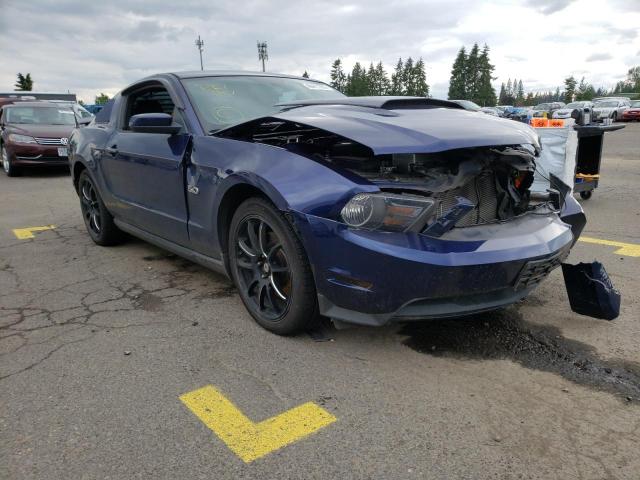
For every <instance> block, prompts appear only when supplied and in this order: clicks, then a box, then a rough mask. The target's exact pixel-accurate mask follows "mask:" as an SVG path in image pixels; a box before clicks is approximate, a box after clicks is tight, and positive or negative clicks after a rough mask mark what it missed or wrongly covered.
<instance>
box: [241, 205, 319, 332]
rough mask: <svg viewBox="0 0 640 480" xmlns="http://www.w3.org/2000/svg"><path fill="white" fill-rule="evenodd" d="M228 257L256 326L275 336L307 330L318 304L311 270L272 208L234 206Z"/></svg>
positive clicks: (287, 226) (296, 240)
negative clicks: (235, 207)
mask: <svg viewBox="0 0 640 480" xmlns="http://www.w3.org/2000/svg"><path fill="white" fill-rule="evenodd" d="M228 255H229V257H228V258H229V267H230V270H231V276H232V278H233V281H234V283H235V285H236V287H237V288H238V291H239V293H240V298H241V299H242V301H243V303H244V305H245V307H246V308H247V310H248V311H249V313H250V314H251V316H252V317H253V318H254V319H255V321H256V322H257V323H258V324H259V325H260V326H262V327H263V328H265V329H267V330H269V331H271V332H273V333H276V334H278V335H294V334H296V333H300V332H302V331H305V330H308V329H310V328H311V327H313V325H314V324H315V323H316V321H317V319H318V304H317V296H316V287H315V282H314V280H313V274H312V272H311V266H310V265H309V260H308V259H307V255H306V252H305V250H304V247H303V246H302V242H301V241H300V239H299V238H298V236H297V235H296V233H295V231H294V230H293V228H292V225H291V224H290V222H289V221H288V220H287V218H286V217H285V216H284V215H283V214H282V213H281V212H280V211H279V210H278V209H276V208H275V207H274V206H273V204H271V203H270V202H269V201H267V200H266V199H263V198H259V197H253V198H250V199H248V200H246V201H244V202H243V203H242V204H241V205H240V206H239V207H238V209H237V210H236V211H235V213H234V215H233V218H232V220H231V226H230V228H229V243H228Z"/></svg>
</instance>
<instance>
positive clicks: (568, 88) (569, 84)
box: [558, 75, 577, 103]
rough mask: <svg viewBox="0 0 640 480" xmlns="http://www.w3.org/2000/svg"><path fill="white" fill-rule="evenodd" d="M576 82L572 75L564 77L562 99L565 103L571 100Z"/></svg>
mask: <svg viewBox="0 0 640 480" xmlns="http://www.w3.org/2000/svg"><path fill="white" fill-rule="evenodd" d="M576 84H577V82H576V79H575V78H574V77H573V75H571V76H570V77H567V78H565V79H564V101H565V102H566V103H570V102H573V96H574V95H575V92H576ZM558 90H559V88H558Z"/></svg>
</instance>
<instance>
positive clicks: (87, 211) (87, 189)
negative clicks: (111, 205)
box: [80, 178, 102, 235]
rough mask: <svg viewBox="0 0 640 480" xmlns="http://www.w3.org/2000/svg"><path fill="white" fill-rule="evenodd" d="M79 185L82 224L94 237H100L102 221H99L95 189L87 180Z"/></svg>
mask: <svg viewBox="0 0 640 480" xmlns="http://www.w3.org/2000/svg"><path fill="white" fill-rule="evenodd" d="M83 180H84V181H83V182H82V183H81V184H80V208H81V209H82V216H83V217H84V223H85V225H86V226H87V228H88V229H89V230H91V231H92V232H93V233H94V234H95V235H100V228H101V225H102V220H101V219H100V206H99V205H98V194H97V193H96V189H95V188H94V186H93V183H91V181H90V180H88V179H87V178H85V179H83Z"/></svg>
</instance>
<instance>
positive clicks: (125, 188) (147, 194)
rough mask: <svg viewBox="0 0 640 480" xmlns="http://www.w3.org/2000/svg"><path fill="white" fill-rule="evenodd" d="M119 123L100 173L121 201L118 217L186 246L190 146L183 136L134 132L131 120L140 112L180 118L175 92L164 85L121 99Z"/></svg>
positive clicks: (145, 88) (105, 151)
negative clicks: (186, 179) (186, 169)
mask: <svg viewBox="0 0 640 480" xmlns="http://www.w3.org/2000/svg"><path fill="white" fill-rule="evenodd" d="M120 104H121V106H122V107H121V112H120V115H119V118H118V124H117V127H116V129H115V130H114V132H113V134H112V135H111V137H110V138H109V140H108V141H107V143H106V147H105V149H104V152H103V154H102V156H101V157H102V160H101V163H102V170H103V173H104V177H105V180H106V182H107V184H108V188H109V190H110V191H111V193H112V195H113V196H114V197H115V199H116V200H117V203H118V204H119V205H117V206H116V209H117V211H118V216H119V217H120V218H122V219H123V220H124V221H126V222H128V223H131V224H132V225H133V226H135V227H138V228H140V229H142V230H145V231H147V232H149V233H152V234H155V235H158V236H159V237H162V238H164V239H166V240H169V241H172V242H174V243H178V244H181V245H186V244H187V243H188V232H187V206H186V200H185V191H184V161H185V154H186V151H187V148H188V145H189V142H190V134H189V133H188V132H187V130H186V127H185V126H184V123H183V124H182V125H183V128H182V130H181V132H180V133H178V134H174V135H169V134H163V133H140V132H132V131H131V130H130V129H129V128H128V125H129V119H130V118H131V117H132V116H133V115H137V114H141V113H168V114H172V115H174V119H178V120H180V115H181V114H180V112H179V110H177V109H176V108H175V102H174V100H173V99H172V96H171V94H170V93H169V92H168V90H167V89H166V88H165V87H164V86H162V85H152V86H145V87H144V88H143V89H141V90H139V91H135V92H131V93H129V94H128V95H126V97H125V98H123V99H122V101H121V103H120Z"/></svg>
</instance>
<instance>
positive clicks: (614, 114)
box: [611, 112, 618, 122]
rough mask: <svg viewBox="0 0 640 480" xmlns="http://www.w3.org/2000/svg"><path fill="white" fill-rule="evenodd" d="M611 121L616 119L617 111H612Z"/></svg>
mask: <svg viewBox="0 0 640 480" xmlns="http://www.w3.org/2000/svg"><path fill="white" fill-rule="evenodd" d="M611 121H612V122H617V121H618V112H613V115H611Z"/></svg>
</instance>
